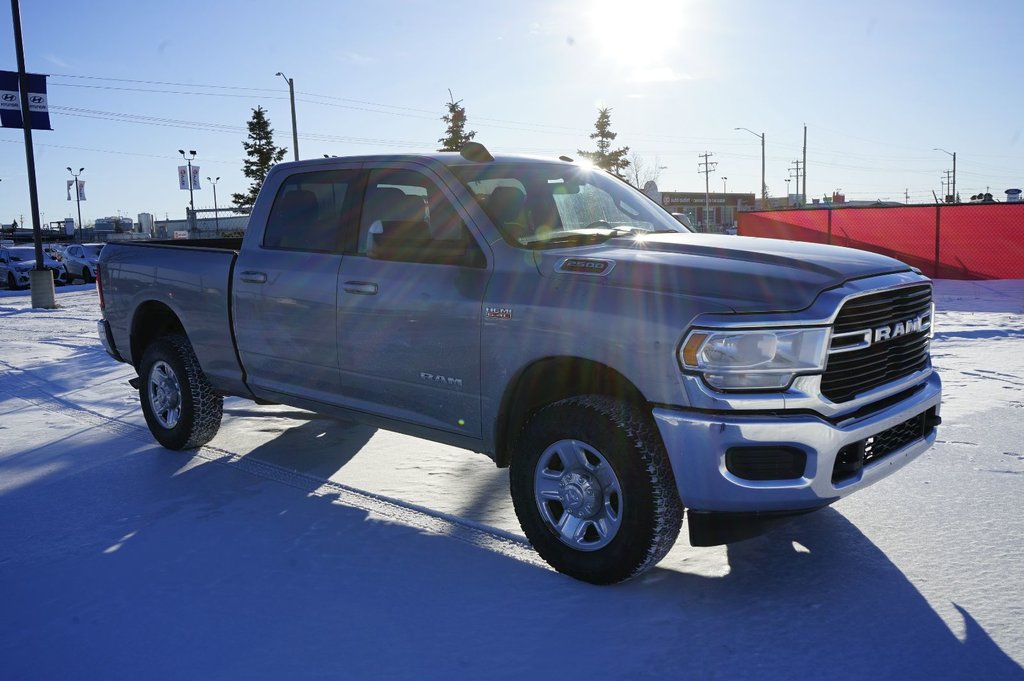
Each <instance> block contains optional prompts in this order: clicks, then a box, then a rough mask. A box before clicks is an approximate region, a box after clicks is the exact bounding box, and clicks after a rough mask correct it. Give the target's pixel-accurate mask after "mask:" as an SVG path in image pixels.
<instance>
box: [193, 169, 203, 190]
mask: <svg viewBox="0 0 1024 681" xmlns="http://www.w3.org/2000/svg"><path fill="white" fill-rule="evenodd" d="M192 189H202V187H200V186H199V166H192Z"/></svg>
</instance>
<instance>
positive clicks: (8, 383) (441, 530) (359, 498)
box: [0, 360, 550, 569]
mask: <svg viewBox="0 0 1024 681" xmlns="http://www.w3.org/2000/svg"><path fill="white" fill-rule="evenodd" d="M0 368H2V369H3V373H4V381H3V383H2V384H0V395H6V396H9V397H13V398H16V399H19V400H22V401H24V402H27V403H29V404H31V405H32V406H34V407H36V408H39V409H42V410H44V411H46V412H49V413H51V414H55V415H57V416H61V417H65V418H69V419H72V420H74V421H75V422H77V423H80V424H83V425H87V426H90V427H95V428H99V429H100V430H103V431H106V432H108V433H111V434H112V435H117V436H121V437H127V438H130V439H132V440H135V441H137V442H139V443H142V444H150V445H154V446H159V445H157V443H156V442H155V440H153V438H152V436H151V435H150V433H149V430H148V429H146V428H144V427H142V426H138V425H135V424H133V423H128V422H125V421H122V420H120V419H118V418H115V417H111V416H107V415H105V414H101V413H100V412H98V411H95V410H93V409H90V408H88V407H85V406H82V405H79V404H76V403H74V402H71V401H70V400H66V399H64V398H61V397H58V396H57V395H54V394H53V393H52V392H50V391H48V390H47V388H48V387H49V386H50V385H51V384H49V383H48V382H46V381H43V380H40V379H37V378H34V377H33V376H31V375H30V373H29V372H26V371H25V370H23V369H21V368H20V367H17V366H15V365H13V364H10V363H9V362H6V361H3V360H0ZM184 454H185V455H186V456H191V457H192V458H193V459H200V460H202V461H205V462H208V463H213V464H217V465H221V466H226V467H228V468H231V469H232V470H239V471H242V472H244V473H248V474H249V475H253V476H256V477H258V478H262V479H264V480H269V481H272V482H276V483H279V484H283V485H287V486H288V487H292V488H294V489H298V490H301V491H303V492H305V493H307V494H311V495H315V496H318V497H323V498H328V499H331V500H332V502H333V503H337V504H340V505H342V506H346V507H349V508H354V509H358V510H360V511H364V512H366V513H368V514H372V515H376V516H379V517H382V518H386V519H388V520H391V521H394V522H396V523H399V524H402V525H405V526H408V527H413V528H416V529H419V530H422V531H425V532H429V533H431V534H436V535H441V536H445V537H451V538H453V539H458V540H460V541H462V542H465V543H467V544H470V545H472V546H475V547H478V548H482V549H485V550H487V551H491V552H493V553H498V554H501V555H503V556H506V557H508V558H512V559H514V560H516V561H519V562H522V563H527V564H529V565H533V566H537V567H542V568H545V569H550V568H548V566H547V564H546V563H545V562H544V561H543V560H542V559H541V557H540V556H538V555H537V553H536V552H535V551H534V550H533V548H532V547H531V546H530V544H529V542H527V541H526V540H525V539H524V538H522V537H518V536H516V535H514V534H511V533H507V532H504V531H502V530H499V529H497V528H494V527H491V526H489V525H485V524H483V523H477V522H474V521H472V520H468V519H466V518H461V517H458V516H453V515H450V514H447V513H442V512H440V511H435V510H433V509H430V508H426V507H423V506H419V505H416V504H411V503H408V502H404V501H402V500H400V499H394V498H391V497H386V496H383V495H379V494H374V493H373V492H367V491H365V490H361V489H358V488H356V487H351V486H349V485H344V484H342V483H338V482H334V481H332V480H323V479H322V478H318V477H316V476H313V475H308V474H306V473H302V472H300V471H295V470H291V469H288V468H285V467H283V466H278V465H276V464H272V463H267V462H264V461H260V460H258V459H251V458H249V457H247V456H245V455H243V454H238V453H237V452H232V451H229V450H227V449H223V448H221V447H214V446H210V445H204V446H203V447H200V448H199V449H197V450H191V451H189V452H185V453H184Z"/></svg>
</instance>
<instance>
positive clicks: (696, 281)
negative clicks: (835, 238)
mask: <svg viewBox="0 0 1024 681" xmlns="http://www.w3.org/2000/svg"><path fill="white" fill-rule="evenodd" d="M536 254H537V266H538V269H539V270H540V272H541V275H542V276H546V277H576V278H587V279H590V280H598V279H602V280H604V281H605V282H606V283H607V284H609V285H612V286H620V287H626V288H635V289H644V290H652V291H660V292H666V293H675V294H683V295H688V296H696V297H700V298H708V299H713V300H715V301H716V302H718V303H719V304H721V305H724V306H726V307H731V308H732V309H733V310H735V311H737V312H776V311H777V312H792V311H796V310H802V309H804V308H806V307H808V306H810V305H811V303H813V302H814V299H815V298H816V297H817V296H818V294H819V293H821V292H822V291H824V290H826V289H830V288H834V287H836V286H839V285H841V284H843V283H844V282H846V281H849V280H850V279H858V278H862V277H867V276H873V275H879V274H888V273H891V272H906V271H909V270H910V267H909V266H908V265H906V264H905V263H902V262H900V261H899V260H895V259H893V258H889V257H886V256H883V255H878V254H876V253H868V252H867V251H860V250H856V249H852V248H842V247H839V246H825V245H821V244H810V243H803V242H797V241H783V240H781V239H760V238H752V237H740V236H729V235H714V234H686V233H679V234H652V235H650V236H646V237H621V238H617V239H612V240H610V241H607V242H605V243H604V244H601V245H599V246H592V247H585V248H573V249H558V250H550V251H536ZM602 261H604V263H606V264H603V265H602V264H601V262H602Z"/></svg>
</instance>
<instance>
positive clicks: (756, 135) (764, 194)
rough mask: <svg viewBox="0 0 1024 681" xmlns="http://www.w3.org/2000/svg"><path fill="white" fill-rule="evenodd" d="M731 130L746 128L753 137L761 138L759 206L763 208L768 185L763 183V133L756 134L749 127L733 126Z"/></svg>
mask: <svg viewBox="0 0 1024 681" xmlns="http://www.w3.org/2000/svg"><path fill="white" fill-rule="evenodd" d="M733 130H746V131H747V132H749V133H750V134H751V135H753V136H754V137H760V138H761V201H762V206H761V207H762V208H764V207H765V206H764V203H766V202H767V201H768V185H767V184H765V181H764V133H763V132H762V133H760V134H758V133H756V132H754V131H753V130H751V129H750V128H733Z"/></svg>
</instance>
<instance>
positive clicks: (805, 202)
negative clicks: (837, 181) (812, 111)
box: [800, 123, 807, 206]
mask: <svg viewBox="0 0 1024 681" xmlns="http://www.w3.org/2000/svg"><path fill="white" fill-rule="evenodd" d="M800 205H801V206H806V205H807V124H806V123H804V193H803V198H802V199H801V201H800Z"/></svg>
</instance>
